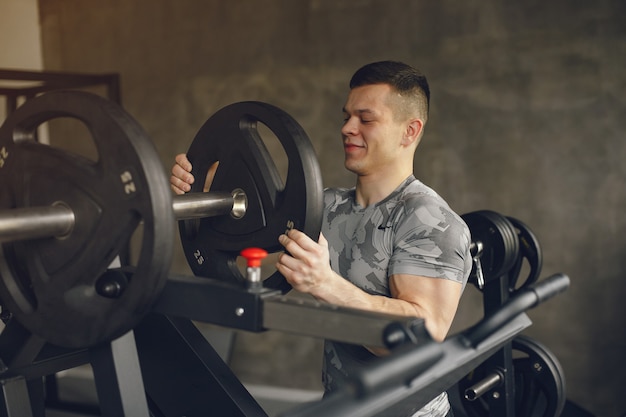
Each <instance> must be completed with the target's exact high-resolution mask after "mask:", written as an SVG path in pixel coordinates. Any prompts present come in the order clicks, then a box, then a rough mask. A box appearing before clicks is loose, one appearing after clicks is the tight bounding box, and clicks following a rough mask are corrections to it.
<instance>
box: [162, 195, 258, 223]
mask: <svg viewBox="0 0 626 417" xmlns="http://www.w3.org/2000/svg"><path fill="white" fill-rule="evenodd" d="M247 207H248V199H247V197H246V194H245V193H244V192H243V191H242V190H239V189H236V190H234V191H233V192H232V193H226V192H208V193H188V194H181V195H177V196H174V198H173V208H174V216H175V217H176V220H189V219H199V218H204V217H213V216H222V215H226V214H230V215H231V216H233V217H235V218H237V219H238V218H241V217H243V216H244V214H245V213H246V209H247Z"/></svg>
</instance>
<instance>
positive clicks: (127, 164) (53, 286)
mask: <svg viewBox="0 0 626 417" xmlns="http://www.w3.org/2000/svg"><path fill="white" fill-rule="evenodd" d="M225 112H226V114H227V115H230V116H228V117H229V118H230V119H227V121H224V120H223V119H221V118H218V119H215V117H221V115H223V114H224V112H218V113H217V115H216V116H214V118H212V119H210V120H209V122H207V125H206V126H207V127H205V128H203V130H201V133H200V134H199V136H198V139H196V141H195V142H194V143H196V145H195V147H194V146H193V145H192V148H191V149H190V158H191V159H192V160H194V163H197V164H198V166H199V167H200V168H202V166H204V163H205V162H206V161H205V160H204V158H206V157H204V156H203V155H206V154H205V153H204V152H215V155H217V156H218V157H219V158H220V162H221V166H222V167H223V168H222V169H219V170H218V171H217V174H216V178H215V181H214V185H215V188H216V190H215V191H211V192H210V193H202V192H195V193H189V194H187V195H183V196H177V197H175V198H174V199H173V200H172V197H171V196H170V190H169V185H168V184H167V183H166V181H165V177H164V176H163V169H162V167H161V166H160V164H158V161H159V158H158V156H157V154H156V151H155V150H154V148H153V146H152V144H151V142H150V139H149V138H148V137H147V135H146V134H145V133H144V132H143V130H142V129H141V127H140V126H139V125H138V124H137V123H136V122H135V121H134V120H133V119H132V117H130V116H129V115H128V114H127V113H125V112H124V111H123V110H122V109H121V108H119V107H117V106H115V105H114V104H113V103H111V102H109V101H107V100H105V99H102V98H100V97H98V96H95V95H91V94H88V93H80V92H54V93H49V94H46V95H44V96H40V97H38V98H36V99H33V100H29V101H28V102H27V103H26V104H25V105H24V106H22V107H20V108H19V109H18V110H17V111H16V112H15V113H13V114H12V115H11V117H10V118H8V119H7V121H6V122H5V123H4V125H3V127H2V130H1V131H0V165H2V168H1V170H0V174H1V175H0V184H2V185H3V187H2V188H3V191H2V194H1V195H0V204H1V205H2V207H5V208H7V209H6V210H4V211H0V241H1V242H5V244H4V245H3V256H2V259H1V263H0V268H1V271H2V276H3V279H2V281H1V282H0V298H1V299H2V300H3V304H4V306H5V307H6V308H8V309H9V310H10V311H11V313H12V314H14V315H15V316H16V317H17V318H18V319H19V321H20V322H21V323H22V324H23V325H24V326H26V327H27V328H28V329H29V330H31V331H32V332H33V334H36V335H38V336H40V337H41V338H43V339H44V340H46V341H49V342H50V343H53V344H56V345H59V346H64V347H74V348H80V347H88V346H93V345H96V344H98V343H100V342H103V341H106V340H111V339H114V338H116V337H118V336H120V335H122V334H124V333H126V332H127V331H128V330H130V329H131V328H133V327H134V326H135V325H137V323H138V322H139V321H140V320H141V318H143V317H144V316H145V314H146V313H147V312H148V310H149V307H150V306H151V305H152V304H153V303H154V301H155V300H156V298H157V296H158V295H159V293H160V292H161V290H162V288H163V285H164V283H165V279H166V273H167V269H168V268H169V264H170V259H171V253H172V250H173V248H172V242H173V236H172V227H173V224H172V221H171V219H172V218H174V217H175V218H176V219H178V220H185V221H186V223H184V230H185V232H183V235H184V236H185V237H187V239H184V242H188V243H187V244H186V246H187V247H188V248H189V247H191V249H190V250H189V251H187V254H188V257H189V259H190V264H192V265H195V266H198V267H202V268H207V267H208V266H210V267H212V268H214V269H215V271H213V272H212V273H215V274H217V275H211V276H219V277H226V275H225V274H224V273H221V274H219V273H220V272H221V271H223V270H226V269H228V270H229V271H231V275H232V271H235V270H236V266H234V267H233V266H232V265H231V259H234V258H236V257H235V256H230V255H229V254H230V253H232V252H222V251H221V250H220V251H218V252H217V253H213V252H214V251H213V250H209V249H207V250H206V251H205V249H204V248H205V246H199V245H198V243H197V241H201V243H202V244H203V245H204V244H205V243H206V242H205V240H208V241H210V242H213V244H215V242H222V243H223V244H226V243H224V242H228V246H226V247H225V249H224V250H226V249H229V250H231V251H232V250H233V249H234V250H237V251H239V250H241V249H243V248H244V247H246V246H249V243H250V242H251V241H255V242H256V244H257V245H263V246H265V247H267V248H268V249H269V250H272V251H274V252H275V251H277V250H278V249H279V248H278V243H277V238H278V235H279V234H280V233H282V232H283V231H284V230H286V228H287V227H288V225H290V226H291V227H299V228H300V227H302V228H303V230H304V231H305V232H307V233H309V234H310V235H311V236H316V234H319V229H320V227H321V211H322V200H321V198H322V194H321V193H322V188H321V179H320V178H321V175H320V173H319V167H318V166H317V160H316V159H315V153H314V152H313V149H312V147H311V145H310V142H309V141H308V138H307V137H306V135H305V134H304V132H303V131H302V129H301V128H300V127H299V126H297V124H296V123H295V121H293V119H291V118H289V117H288V116H287V115H286V114H285V113H284V112H282V111H280V110H278V109H276V108H274V107H272V106H269V105H265V104H263V103H240V104H235V105H231V106H229V107H227V108H226V109H225ZM233 112H234V113H235V114H236V115H237V117H239V119H236V120H234V119H232V117H233V116H232V114H233ZM58 117H71V118H76V119H79V120H81V121H82V122H83V123H84V124H85V125H86V126H87V127H88V129H89V130H90V132H91V134H92V136H93V140H94V141H95V144H96V147H97V150H98V161H97V162H95V163H94V162H92V161H89V160H87V159H85V158H81V157H79V156H77V155H73V154H71V153H69V152H66V151H63V150H61V149H58V148H54V147H51V146H47V145H44V144H41V143H37V142H36V141H34V139H33V138H34V135H35V132H36V129H37V127H38V126H39V125H41V124H42V123H44V122H46V121H48V120H51V119H53V118H58ZM244 118H245V120H246V123H245V126H246V130H245V133H246V137H245V138H243V139H241V140H242V141H243V140H244V139H245V141H246V142H244V143H241V142H239V141H236V140H235V136H236V132H235V133H233V132H232V131H221V130H219V129H220V126H229V125H228V121H231V122H233V123H235V124H236V125H237V126H238V125H243V124H244V123H243V120H240V119H244ZM258 121H261V122H263V123H265V124H266V125H268V126H270V128H272V129H275V130H276V131H278V135H279V137H280V138H282V139H281V141H282V142H281V143H282V144H283V145H284V146H285V149H286V152H287V155H288V157H289V176H288V178H287V184H286V185H285V186H284V187H282V186H281V184H279V179H277V174H276V173H275V171H276V168H275V167H274V165H273V164H272V163H271V159H269V157H268V155H267V151H266V150H265V148H264V146H263V142H262V141H261V140H260V139H259V138H258V135H255V132H256V130H255V129H256V122H258ZM216 123H217V124H216ZM216 126H217V127H216ZM229 127H230V126H229ZM212 129H217V130H218V132H217V133H216V134H218V135H219V136H218V137H216V138H213V137H205V135H207V134H212V133H211V132H212ZM207 131H208V132H209V133H204V132H207ZM224 137H227V138H229V140H221V139H222V138H224ZM292 139H293V142H292ZM211 142H215V143H230V144H234V147H232V148H230V150H229V151H228V152H226V153H225V151H220V150H216V149H213V148H210V147H209V148H207V146H208V145H207V143H211ZM239 147H242V149H248V150H249V152H244V151H243V150H241V149H239ZM205 148H207V149H205ZM223 172H225V174H222V173H223ZM266 181H267V182H266ZM199 182H200V181H199ZM270 208H273V210H270ZM228 214H230V215H228ZM218 216H219V219H218V220H216V221H213V222H211V221H207V222H205V221H204V220H200V221H199V229H198V231H199V232H200V233H201V236H202V237H201V238H197V239H191V237H190V236H191V234H193V233H192V232H191V229H192V228H193V227H192V226H191V225H192V223H191V222H194V220H193V219H199V218H210V217H218ZM140 223H141V227H142V231H143V235H142V242H141V251H140V253H141V254H140V257H139V260H138V262H137V265H135V268H133V269H132V271H131V270H129V269H128V268H122V269H113V268H108V267H109V266H110V265H111V263H112V262H113V260H114V259H115V257H116V256H117V255H118V254H119V253H120V251H121V250H122V247H123V245H125V244H127V242H128V240H129V239H130V238H131V236H132V234H133V233H134V232H135V230H137V229H138V228H139V225H140ZM193 224H195V223H193ZM205 224H208V225H209V226H207V227H205ZM93 236H98V239H94V238H93ZM212 236H215V237H212ZM229 237H230V239H229ZM316 238H317V237H316ZM191 240H193V242H192V241H191ZM239 241H241V242H242V243H239ZM206 244H208V243H206ZM237 253H238V252H237ZM209 257H210V258H209ZM191 259H193V261H191ZM201 259H211V262H200V260H201ZM197 272H198V273H201V272H206V273H210V272H211V271H210V270H209V271H206V270H202V269H201V270H199V271H197ZM224 279H227V278H224ZM274 282H279V284H278V285H277V286H278V287H280V288H283V289H284V290H286V289H287V284H286V281H284V278H282V277H281V276H280V275H279V274H278V273H276V274H274V275H273V276H272V277H270V279H269V281H268V283H269V285H270V286H271V285H272V284H273V283H274ZM95 329H97V330H95Z"/></svg>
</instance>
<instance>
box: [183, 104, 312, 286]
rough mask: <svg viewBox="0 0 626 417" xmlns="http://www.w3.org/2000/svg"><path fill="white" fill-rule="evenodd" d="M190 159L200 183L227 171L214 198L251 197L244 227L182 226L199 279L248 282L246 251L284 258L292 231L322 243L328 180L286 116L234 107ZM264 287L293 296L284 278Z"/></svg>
mask: <svg viewBox="0 0 626 417" xmlns="http://www.w3.org/2000/svg"><path fill="white" fill-rule="evenodd" d="M259 124H263V125H265V126H267V127H268V128H269V129H270V130H271V131H272V132H273V133H274V134H275V135H276V137H277V138H278V140H279V141H280V144H281V145H282V147H283V149H284V152H285V154H286V155H287V159H288V160H289V166H288V170H287V177H286V178H285V183H284V184H283V181H282V180H281V178H280V174H279V173H278V169H277V168H276V165H275V164H274V162H273V160H272V157H271V155H270V153H269V152H268V150H267V149H266V147H265V145H264V144H263V141H262V140H261V135H260V133H259ZM187 157H188V158H189V160H190V162H191V164H192V166H193V171H192V174H193V175H194V177H195V178H198V179H202V178H205V177H206V176H207V173H208V172H209V169H211V167H213V166H214V164H216V163H219V164H218V165H217V170H216V171H215V174H214V177H213V180H212V182H211V188H210V189H211V190H216V191H230V190H233V189H237V188H243V189H244V190H246V194H247V195H248V209H247V212H246V216H245V218H243V219H240V220H236V219H228V218H220V219H211V218H204V219H201V220H196V221H184V222H181V224H180V237H181V241H182V244H183V248H184V250H185V255H186V257H187V260H188V263H189V266H190V267H191V269H192V271H193V272H194V274H195V275H199V276H205V277H220V278H221V279H230V280H233V281H236V282H243V281H244V277H243V275H242V274H241V272H239V269H238V268H237V265H236V259H237V257H238V256H239V252H241V250H242V249H244V248H247V247H250V246H258V247H261V248H263V249H265V250H267V251H268V252H270V253H274V252H279V251H282V246H281V245H280V244H279V243H278V239H277V237H278V235H279V234H280V233H282V232H284V231H285V230H288V229H292V228H296V229H299V230H301V231H303V232H304V233H306V234H308V235H309V236H310V237H311V238H313V239H314V240H315V241H317V239H318V237H319V231H320V229H321V225H322V198H323V197H322V183H321V178H322V177H321V173H320V171H319V166H318V163H317V159H316V156H315V151H314V150H313V146H312V145H311V142H310V141H309V139H308V137H307V135H306V133H305V132H304V130H303V129H302V127H300V125H299V124H298V123H297V122H296V121H295V120H294V119H293V118H292V117H291V116H289V115H288V114H287V113H285V112H284V111H282V110H280V109H278V108H277V107H274V106H271V105H269V104H265V103H258V102H242V103H236V104H233V105H230V106H227V107H225V108H223V109H222V110H220V111H218V112H217V113H215V114H214V115H213V116H211V117H210V118H209V119H208V120H207V121H206V123H205V124H204V125H203V126H202V127H201V128H200V130H199V131H198V134H197V135H196V137H195V138H194V140H193V142H192V144H191V146H190V147H189V150H188V151H187ZM204 186H205V184H204V182H203V181H196V182H195V183H194V184H193V185H192V187H191V191H192V192H197V191H201V190H202V189H203V188H204ZM277 232H278V233H277ZM205 259H211V262H204V261H203V260H205ZM264 285H265V286H267V287H269V288H276V289H280V290H281V291H282V292H283V293H285V292H287V291H289V290H290V289H291V287H290V285H289V284H288V283H287V281H285V279H284V278H283V277H282V276H281V275H280V273H279V272H275V273H274V274H272V275H271V276H270V277H268V278H266V279H265V280H264Z"/></svg>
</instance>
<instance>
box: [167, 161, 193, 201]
mask: <svg viewBox="0 0 626 417" xmlns="http://www.w3.org/2000/svg"><path fill="white" fill-rule="evenodd" d="M175 160H176V163H175V164H174V166H173V167H172V176H171V177H170V187H171V188H172V191H174V193H176V194H185V193H186V192H187V191H190V190H191V184H193V182H194V178H193V175H191V162H189V159H187V155H186V154H184V153H181V154H178V155H176V159H175Z"/></svg>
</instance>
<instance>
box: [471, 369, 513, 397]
mask: <svg viewBox="0 0 626 417" xmlns="http://www.w3.org/2000/svg"><path fill="white" fill-rule="evenodd" d="M502 381H504V375H502V372H499V371H494V372H492V373H490V374H489V375H487V376H486V377H484V378H483V379H481V380H480V381H478V382H477V383H475V384H474V385H472V386H471V387H469V388H467V389H466V390H465V399H466V400H468V401H475V400H476V399H478V398H479V397H481V396H482V395H483V394H485V393H486V392H488V391H491V390H492V389H494V388H496V387H497V386H499V385H501V384H502Z"/></svg>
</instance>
